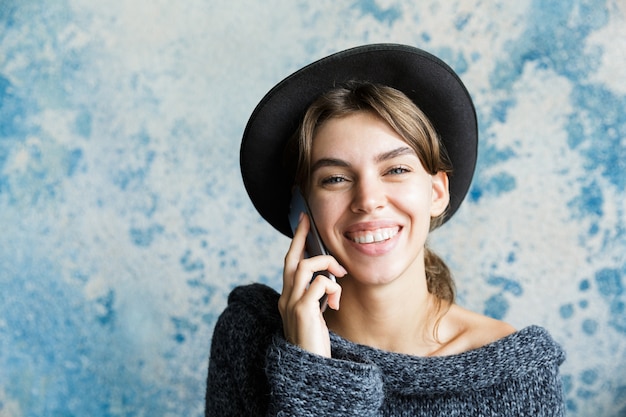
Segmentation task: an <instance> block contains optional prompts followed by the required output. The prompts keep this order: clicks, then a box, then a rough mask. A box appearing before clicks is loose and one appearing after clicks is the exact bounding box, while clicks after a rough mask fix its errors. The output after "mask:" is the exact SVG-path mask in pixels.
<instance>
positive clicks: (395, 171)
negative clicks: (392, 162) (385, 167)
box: [387, 167, 409, 175]
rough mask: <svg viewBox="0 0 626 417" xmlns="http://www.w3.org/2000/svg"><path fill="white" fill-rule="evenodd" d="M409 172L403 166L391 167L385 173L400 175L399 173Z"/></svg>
mask: <svg viewBox="0 0 626 417" xmlns="http://www.w3.org/2000/svg"><path fill="white" fill-rule="evenodd" d="M407 172H409V170H408V169H407V168H405V167H395V168H391V169H390V170H389V171H387V174H391V175H400V174H405V173H407Z"/></svg>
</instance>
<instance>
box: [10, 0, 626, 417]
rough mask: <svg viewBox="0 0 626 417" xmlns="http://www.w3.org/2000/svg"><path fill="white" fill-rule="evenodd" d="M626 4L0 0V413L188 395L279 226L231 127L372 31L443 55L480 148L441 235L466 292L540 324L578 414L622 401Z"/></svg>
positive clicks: (197, 400)
mask: <svg viewBox="0 0 626 417" xmlns="http://www.w3.org/2000/svg"><path fill="white" fill-rule="evenodd" d="M625 14H626V3H624V1H622V0H606V1H602V0H587V1H584V0H580V1H558V2H556V1H555V2H544V1H539V0H536V1H531V0H526V1H515V2H511V1H504V0H501V1H490V2H486V1H479V0H467V1H446V2H442V1H439V0H419V1H394V0H364V1H343V2H342V1H335V0H320V1H316V2H306V1H287V0H285V1H278V0H268V1H262V2H257V1H252V0H247V1H236V0H217V1H207V0H190V1H180V2H166V1H160V0H154V1H148V0H141V1H125V0H108V1H92V0H58V1H43V0H25V1H22V0H0V231H1V238H0V416H2V417H23V416H24V417H26V416H28V417H35V416H37V417H39V416H93V417H99V416H148V415H149V416H183V415H184V416H200V415H201V414H202V410H203V398H204V387H205V376H206V365H207V356H208V352H209V344H210V339H211V333H212V328H213V325H214V323H215V320H216V317H217V315H218V314H219V313H220V311H221V310H222V309H223V308H224V306H225V300H226V296H227V294H228V292H229V291H230V289H231V288H232V287H233V286H235V285H238V284H244V283H249V282H252V281H261V282H265V283H268V284H269V285H271V286H273V287H275V288H277V289H279V288H280V276H281V267H282V258H283V255H284V252H285V251H286V249H287V246H288V241H287V240H286V239H285V238H284V237H281V236H280V235H279V234H278V233H277V232H275V231H274V230H273V229H272V228H271V227H270V226H268V225H266V224H265V223H264V222H263V221H262V220H261V219H260V218H259V216H258V215H257V214H256V212H255V211H254V210H253V208H252V206H251V204H250V203H249V201H248V199H247V196H246V194H245V191H244V189H243V185H242V182H241V178H240V175H239V167H238V150H239V140H240V137H241V134H242V131H243V128H244V126H245V123H246V121H247V117H248V116H249V114H250V113H251V111H252V109H253V108H254V106H255V105H256V103H257V101H258V100H259V99H260V98H261V97H262V95H263V94H264V93H265V92H266V91H267V90H268V89H269V88H270V87H271V86H273V85H274V84H275V83H276V82H277V81H279V80H280V79H282V78H283V77H284V76H286V75H287V74H289V73H290V72H291V71H293V70H295V69H296V68H298V67H300V66H301V65H303V64H306V63H308V62H309V61H311V60H314V59H317V58H320V57H322V56H324V55H326V54H328V53H331V52H334V51H337V50H339V49H343V48H346V47H350V46H355V45H358V44H362V43H369V42H401V43H408V44H412V45H415V46H418V47H421V48H424V49H427V50H429V51H431V52H433V53H435V54H437V55H439V56H441V57H442V58H444V59H445V60H446V61H448V62H449V63H450V64H451V66H452V67H454V68H455V69H456V70H457V71H458V72H459V73H460V74H461V76H462V78H463V79H464V81H465V82H466V84H467V86H468V89H469V90H470V92H471V94H472V95H473V97H474V98H475V101H476V106H477V111H478V114H479V123H480V134H481V140H482V142H481V144H480V160H479V165H478V168H477V174H476V178H475V181H474V183H473V186H472V189H471V193H470V195H469V197H468V200H467V201H466V203H465V204H464V206H463V207H462V208H461V210H460V211H459V213H458V214H457V216H456V217H455V218H454V219H453V220H452V221H451V222H450V223H449V224H447V225H446V226H445V227H444V228H443V229H441V230H439V231H437V232H436V233H435V234H434V236H433V238H432V241H431V245H432V246H433V247H434V248H435V249H436V250H437V251H438V252H439V253H440V254H441V255H442V256H443V257H444V258H445V259H446V260H447V261H448V262H449V265H450V266H451V268H452V270H453V271H454V274H455V276H456V279H457V283H458V289H459V302H460V303H461V304H463V305H465V306H467V307H469V308H471V309H474V310H477V311H480V312H484V313H487V314H489V315H492V316H494V317H497V318H502V319H504V320H507V321H509V322H511V323H512V324H513V325H515V326H516V327H523V326H526V325H529V324H533V323H534V324H539V325H542V326H545V327H547V328H548V329H549V330H550V331H551V332H552V334H553V335H554V337H555V338H556V339H557V340H558V341H559V342H560V343H562V344H563V345H564V347H565V348H566V350H567V352H568V360H567V362H566V363H565V364H564V366H563V368H562V371H563V378H564V381H565V387H566V395H567V401H568V409H569V415H570V416H576V417H586V416H590V415H593V416H596V417H617V416H626V290H625V285H626V111H624V109H625V108H626V69H625V68H626V29H625V27H626V16H625Z"/></svg>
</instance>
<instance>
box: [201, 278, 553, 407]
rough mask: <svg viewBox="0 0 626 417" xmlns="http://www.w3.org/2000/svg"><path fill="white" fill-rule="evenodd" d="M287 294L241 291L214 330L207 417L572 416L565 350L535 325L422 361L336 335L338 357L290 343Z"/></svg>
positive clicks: (232, 296) (253, 288)
mask: <svg viewBox="0 0 626 417" xmlns="http://www.w3.org/2000/svg"><path fill="white" fill-rule="evenodd" d="M277 302H278V294H277V293H276V292H275V291H274V290H273V289H271V288H269V287H266V286H264V285H260V284H254V285H250V286H245V287H239V288H236V289H235V290H234V291H233V292H232V293H231V294H230V296H229V300H228V307H227V308H226V309H225V311H224V312H223V313H222V315H221V316H220V318H219V320H218V322H217V324H216V326H215V331H214V334H213V341H212V345H211V358H210V360H209V373H208V380H207V391H206V415H207V416H317V417H321V416H333V417H337V416H359V417H366V416H441V417H443V416H445V417H454V416H472V417H475V416H484V417H487V416H532V417H543V416H563V415H564V405H563V398H562V388H561V381H560V377H559V365H560V364H561V363H562V362H563V361H564V358H565V355H564V353H563V350H562V349H561V348H560V347H559V345H557V344H556V343H555V342H554V340H553V339H552V338H551V337H550V335H549V334H548V333H547V332H546V331H545V330H544V329H542V328H540V327H536V326H531V327H527V328H525V329H523V330H520V331H518V332H516V333H514V334H512V335H510V336H508V337H506V338H504V339H501V340H499V341H496V342H494V343H492V344H489V345H487V346H484V347H482V348H479V349H476V350H472V351H469V352H465V353H461V354H458V355H452V356H443V357H415V356H408V355H401V354H396V353H390V352H384V351H381V350H377V349H374V348H371V347H367V346H361V345H357V344H354V343H351V342H349V341H347V340H345V339H342V338H341V337H339V336H337V335H335V334H333V333H331V345H332V358H330V359H329V358H324V357H321V356H318V355H315V354H311V353H309V352H307V351H304V350H302V349H300V348H298V347H297V346H294V345H292V344H290V343H288V342H286V341H285V339H284V338H283V336H282V324H281V319H280V315H279V313H278V308H277Z"/></svg>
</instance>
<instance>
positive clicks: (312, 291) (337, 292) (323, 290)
mask: <svg viewBox="0 0 626 417" xmlns="http://www.w3.org/2000/svg"><path fill="white" fill-rule="evenodd" d="M324 295H326V296H327V303H328V306H329V307H330V308H332V309H334V310H338V309H339V300H340V298H341V286H340V285H339V284H337V283H336V282H334V281H332V280H330V279H328V278H327V277H325V276H324V275H318V276H316V277H315V279H314V280H313V281H312V282H311V285H310V286H309V289H308V290H307V292H306V294H305V296H303V297H302V298H303V300H304V299H307V302H310V303H314V304H315V305H316V308H319V301H320V300H321V299H322V297H323V296H324Z"/></svg>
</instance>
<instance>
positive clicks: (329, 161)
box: [311, 146, 415, 173]
mask: <svg viewBox="0 0 626 417" xmlns="http://www.w3.org/2000/svg"><path fill="white" fill-rule="evenodd" d="M402 155H415V151H414V150H413V149H412V148H410V147H408V146H401V147H399V148H396V149H392V150H390V151H387V152H383V153H381V154H379V155H376V157H375V158H374V161H375V162H376V163H380V162H384V161H388V160H390V159H393V158H397V157H398V156H402ZM350 165H351V164H350V163H348V162H347V161H344V160H343V159H338V158H322V159H318V160H317V161H315V163H314V164H313V165H312V166H311V172H312V173H313V172H315V171H316V170H318V169H320V168H322V167H349V166H350Z"/></svg>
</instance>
